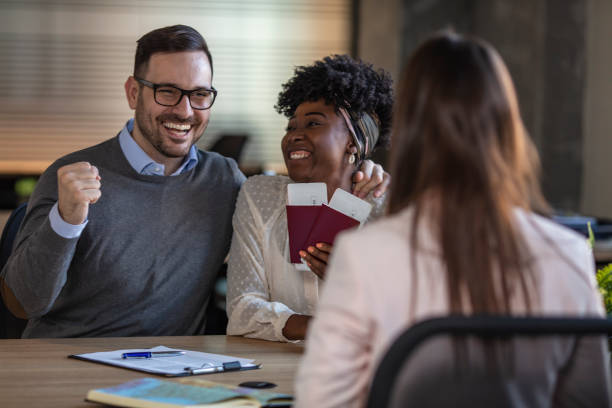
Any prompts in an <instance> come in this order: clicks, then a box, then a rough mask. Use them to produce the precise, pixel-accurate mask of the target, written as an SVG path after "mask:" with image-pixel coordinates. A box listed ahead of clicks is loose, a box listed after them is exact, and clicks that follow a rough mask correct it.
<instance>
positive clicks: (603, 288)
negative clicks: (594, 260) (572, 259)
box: [587, 222, 612, 315]
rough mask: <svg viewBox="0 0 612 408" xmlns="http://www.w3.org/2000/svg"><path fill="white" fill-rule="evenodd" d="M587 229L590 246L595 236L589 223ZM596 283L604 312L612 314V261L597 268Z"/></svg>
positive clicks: (592, 244)
mask: <svg viewBox="0 0 612 408" xmlns="http://www.w3.org/2000/svg"><path fill="white" fill-rule="evenodd" d="M587 227H588V230H589V238H588V241H589V244H590V245H591V248H593V246H594V245H595V236H594V235H593V230H592V229H591V223H590V222H589V223H588V224H587ZM596 277H597V285H598V286H599V291H600V292H601V296H602V297H603V300H604V304H605V306H606V312H607V313H608V314H609V315H612V263H610V264H608V265H606V266H604V267H603V268H599V269H598V270H597V275H596Z"/></svg>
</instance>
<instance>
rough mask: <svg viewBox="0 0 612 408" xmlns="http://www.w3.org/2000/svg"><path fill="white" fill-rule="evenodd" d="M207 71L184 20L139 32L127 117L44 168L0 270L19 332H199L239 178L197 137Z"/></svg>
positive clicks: (212, 93)
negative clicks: (24, 321)
mask: <svg viewBox="0 0 612 408" xmlns="http://www.w3.org/2000/svg"><path fill="white" fill-rule="evenodd" d="M212 78H213V69H212V58H211V55H210V52H209V50H208V47H207V44H206V42H205V40H204V39H203V38H202V36H201V35H200V34H199V33H198V32H197V31H195V30H194V29H192V28H191V27H187V26H172V27H165V28H161V29H158V30H154V31H152V32H150V33H148V34H146V35H144V36H143V37H142V38H141V39H139V40H138V46H137V49H136V57H135V63H134V73H133V76H130V77H129V78H128V79H127V81H126V82H125V92H126V97H127V101H128V104H129V106H130V107H131V108H132V109H133V110H134V112H135V114H134V119H130V120H129V121H128V122H127V124H126V126H125V127H124V128H123V129H122V130H121V132H119V134H118V135H117V137H114V138H112V139H110V140H107V141H105V142H103V143H101V144H99V145H97V146H93V147H90V148H88V149H85V150H82V151H79V152H75V153H72V154H69V155H67V156H65V157H63V158H61V159H59V160H58V161H56V162H55V163H54V164H53V165H52V166H51V167H50V168H49V169H47V170H46V171H45V173H44V174H43V175H42V177H41V178H40V181H39V183H38V186H37V188H36V191H35V192H34V194H33V196H32V198H31V200H30V203H29V206H28V207H29V208H28V213H27V215H26V218H25V219H24V223H23V226H22V229H21V233H20V234H19V235H18V237H17V239H16V242H17V245H16V246H15V249H14V251H13V254H12V256H11V257H10V259H9V261H8V263H7V265H6V267H5V268H4V269H3V271H2V275H1V277H2V278H3V282H2V294H3V298H4V301H5V303H6V304H7V306H8V307H9V309H10V310H11V311H12V312H13V314H15V315H17V316H18V317H22V318H29V322H28V325H27V327H26V329H25V332H24V334H23V336H24V337H80V336H87V337H89V336H145V335H189V334H200V333H203V329H204V323H205V318H204V316H205V310H206V305H207V303H208V299H209V294H210V293H211V291H212V287H213V284H214V281H215V278H216V275H217V272H218V270H219V269H220V267H221V265H222V264H223V261H224V259H225V256H226V254H227V251H228V249H229V243H230V239H231V218H232V213H233V210H234V204H235V201H236V196H237V194H238V189H239V188H240V185H241V184H242V182H243V181H244V175H243V174H242V173H241V172H240V170H239V169H238V166H237V165H236V162H235V161H234V160H231V159H228V158H225V157H223V156H220V155H218V154H216V153H211V152H205V151H202V150H199V149H197V148H196V146H195V143H196V142H197V141H198V139H199V138H200V137H201V136H202V134H203V133H204V131H205V130H206V127H207V125H208V121H209V118H210V112H211V110H210V108H211V107H212V105H213V103H214V101H215V97H216V95H217V91H216V90H215V89H214V88H213V86H212ZM94 203H95V204H94Z"/></svg>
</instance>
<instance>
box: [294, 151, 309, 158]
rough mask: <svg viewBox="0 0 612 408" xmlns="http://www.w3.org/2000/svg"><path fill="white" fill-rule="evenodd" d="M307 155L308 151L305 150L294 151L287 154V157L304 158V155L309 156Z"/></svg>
mask: <svg viewBox="0 0 612 408" xmlns="http://www.w3.org/2000/svg"><path fill="white" fill-rule="evenodd" d="M309 156H310V153H307V152H294V153H291V154H290V155H289V158H291V159H305V158H306V157H309Z"/></svg>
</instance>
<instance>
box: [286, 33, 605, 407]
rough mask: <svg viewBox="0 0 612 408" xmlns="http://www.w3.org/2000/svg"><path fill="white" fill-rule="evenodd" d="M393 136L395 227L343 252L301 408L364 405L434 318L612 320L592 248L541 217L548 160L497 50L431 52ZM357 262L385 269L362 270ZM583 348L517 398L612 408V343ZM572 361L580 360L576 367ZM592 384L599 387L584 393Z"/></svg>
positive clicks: (442, 42) (413, 73) (473, 47)
mask: <svg viewBox="0 0 612 408" xmlns="http://www.w3.org/2000/svg"><path fill="white" fill-rule="evenodd" d="M392 133H393V135H392V156H391V161H392V162H391V175H392V184H391V197H390V207H389V212H390V216H389V217H387V218H386V219H384V220H381V221H379V222H376V223H373V224H371V225H369V226H366V227H365V228H364V229H362V230H361V231H359V232H354V233H348V234H346V235H343V236H341V237H340V239H339V240H338V241H337V245H336V247H335V252H334V254H333V255H332V257H331V261H330V264H329V266H328V282H326V285H325V287H324V289H323V294H322V297H321V299H320V303H319V307H318V310H317V317H316V318H315V320H314V322H313V323H312V327H311V331H310V334H309V337H308V339H307V351H306V356H305V358H304V361H303V363H302V366H301V368H300V372H299V375H298V379H297V382H296V389H297V406H299V407H301V406H303V407H310V406H316V407H331V406H342V407H347V406H361V405H363V403H364V401H365V397H366V395H367V389H368V384H369V381H370V380H371V376H372V374H373V371H374V369H375V368H376V365H377V363H378V362H379V361H380V358H381V357H382V355H383V353H384V352H385V350H386V348H387V347H388V346H389V345H390V344H391V342H392V341H393V339H394V338H395V337H396V336H397V335H398V334H400V333H401V332H402V331H403V330H405V329H406V328H407V327H409V326H410V325H412V324H414V323H415V322H417V321H419V320H423V319H426V318H428V317H434V316H440V315H448V314H501V315H574V316H576V315H580V316H584V315H595V316H602V315H604V310H603V305H602V301H601V298H600V296H599V293H598V291H597V288H596V283H595V277H594V275H595V274H594V262H593V257H592V253H591V250H590V249H589V247H588V245H587V242H586V240H585V239H584V238H583V237H581V236H579V235H577V234H575V233H573V232H571V231H569V230H566V229H564V228H562V227H560V226H558V225H556V224H554V223H553V222H551V221H550V220H548V219H547V218H545V217H543V216H542V215H543V214H546V212H547V211H548V206H547V204H546V202H545V200H544V198H543V196H542V194H541V192H540V187H539V181H538V170H539V163H538V157H537V153H536V150H535V148H534V146H533V145H532V143H531V141H530V139H529V137H528V135H527V134H526V132H525V129H524V127H523V123H522V121H521V118H520V113H519V108H518V104H517V100H516V95H515V91H514V87H513V85H512V81H511V79H510V75H509V74H508V71H507V69H506V67H505V65H504V63H503V62H502V60H501V58H500V57H499V55H498V54H497V52H496V51H495V50H494V49H493V48H492V47H491V46H489V45H488V44H486V43H484V42H483V41H480V40H476V39H470V38H467V37H463V36H460V35H457V34H453V33H444V34H439V35H436V36H435V37H433V38H431V39H429V40H428V41H426V42H425V43H424V44H422V45H421V46H420V47H419V48H418V49H417V50H416V51H415V53H414V54H413V55H412V57H411V59H410V60H409V62H408V65H407V67H406V68H405V70H404V73H403V78H402V82H401V84H400V89H399V95H398V98H397V102H396V110H395V117H394V128H393V132H392ZM538 214H540V215H538ZM353 248H370V249H371V250H372V253H373V254H374V255H372V256H370V257H368V258H367V259H364V258H363V257H360V258H355V257H354V256H353V255H352V254H353V253H354V252H353ZM580 347H583V348H586V349H584V350H578V351H577V350H575V349H573V348H572V347H566V348H563V351H559V350H556V351H555V352H556V353H558V354H557V355H555V358H551V359H550V361H551V362H552V363H550V364H549V366H548V367H547V371H546V372H545V373H544V374H545V375H543V376H541V377H540V378H544V377H546V379H547V381H544V380H542V382H541V384H540V383H537V382H536V383H535V384H534V383H529V384H524V383H522V384H521V383H519V384H518V385H516V390H514V391H515V392H517V393H518V394H519V395H521V396H524V399H523V401H532V402H534V401H540V402H541V401H542V399H541V398H542V396H544V399H545V400H546V403H545V406H551V404H552V401H553V398H558V397H559V395H561V393H560V391H559V390H558V389H556V387H558V386H563V387H565V389H564V390H563V393H564V394H563V395H567V396H568V398H570V399H571V398H573V399H574V401H578V400H580V399H582V402H585V405H584V406H595V405H589V403H588V402H589V401H590V402H593V401H599V402H601V401H602V399H606V400H607V401H608V404H609V401H610V390H609V383H610V367H609V365H608V364H607V361H609V357H608V356H607V353H606V352H605V343H604V342H603V340H602V341H599V339H597V341H593V342H591V343H580ZM550 353H553V350H551V351H550ZM571 353H578V354H579V355H581V358H577V359H576V360H579V361H578V362H575V364H573V365H571V366H569V365H568V361H570V355H571ZM587 371H588V381H589V382H590V387H586V389H587V390H586V391H584V390H580V389H575V388H578V387H579V386H580V384H584V382H583V381H582V380H584V379H585V374H587ZM551 379H552V380H553V381H550V380H551ZM572 387H575V388H572ZM574 391H575V392H574ZM589 392H591V395H588V394H589ZM592 392H595V394H597V395H593V394H592ZM536 395H537V398H536ZM538 398H540V399H538ZM408 403H409V401H407V404H408ZM596 405H597V404H596ZM532 406H534V405H532ZM535 406H537V404H536V405H535ZM597 406H599V405H597Z"/></svg>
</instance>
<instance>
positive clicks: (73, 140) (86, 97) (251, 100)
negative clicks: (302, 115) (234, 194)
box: [0, 0, 352, 173]
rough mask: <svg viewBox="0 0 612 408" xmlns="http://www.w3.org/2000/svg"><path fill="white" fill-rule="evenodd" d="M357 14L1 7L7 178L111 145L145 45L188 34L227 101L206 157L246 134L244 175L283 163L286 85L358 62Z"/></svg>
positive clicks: (83, 3)
mask: <svg viewBox="0 0 612 408" xmlns="http://www.w3.org/2000/svg"><path fill="white" fill-rule="evenodd" d="M351 13H352V3H351V1H350V0H251V1H239V0H176V1H159V0H68V1H66V0H3V1H0V55H2V58H1V59H0V146H2V148H1V149H0V172H2V171H4V172H5V173H6V172H9V173H19V172H20V171H21V170H24V168H25V167H27V165H28V163H29V165H30V166H31V167H32V168H33V169H38V171H40V169H41V168H42V169H44V168H45V167H46V165H48V164H49V163H50V162H51V161H53V160H54V159H56V158H58V157H59V156H61V155H63V154H66V153H68V152H71V151H74V150H76V149H80V148H83V147H86V146H90V145H92V144H95V143H98V142H100V141H102V140H105V139H108V138H110V137H112V136H114V135H115V134H116V133H117V132H118V131H119V130H120V129H121V127H122V126H123V125H124V123H125V121H126V120H127V119H128V118H129V117H131V111H130V110H129V108H128V106H127V103H126V101H125V97H124V91H123V83H124V82H125V79H126V78H127V77H128V76H129V75H130V74H131V72H132V66H133V58H134V51H135V47H136V40H137V39H138V38H139V37H140V36H141V35H142V34H144V33H146V32H148V31H150V30H152V29H154V28H158V27H163V26H167V25H172V24H179V23H180V24H187V25H191V26H193V27H194V28H196V29H197V30H198V31H200V32H201V33H202V35H203V36H204V37H205V38H206V40H207V41H208V44H209V47H210V49H211V52H212V54H213V62H214V71H215V77H214V81H213V84H214V86H215V87H216V88H217V89H218V90H219V96H218V99H217V101H216V102H215V106H214V107H213V112H212V115H211V122H210V125H209V128H208V130H207V131H206V133H205V135H204V137H203V138H202V139H201V141H200V142H199V143H200V145H201V146H202V147H207V146H209V145H210V144H212V142H213V141H214V140H215V139H216V138H217V137H218V136H219V135H220V134H222V133H238V134H244V133H247V134H249V135H250V140H249V144H248V145H247V146H246V151H245V154H244V155H243V158H244V160H243V161H244V162H245V163H247V164H249V163H252V164H261V163H282V161H283V160H282V157H281V154H280V139H281V137H282V135H283V134H284V128H285V125H286V120H285V118H283V117H281V116H280V115H278V114H277V113H276V112H275V111H274V108H273V106H274V104H275V102H276V97H277V95H278V92H279V91H280V88H281V84H282V83H283V82H285V81H286V80H287V79H288V78H289V77H290V76H291V75H292V72H293V69H294V67H295V66H296V65H303V64H309V63H311V62H313V61H314V60H316V59H320V58H322V57H324V56H326V55H329V54H333V53H345V52H348V51H349V50H350V46H351V39H350V36H351ZM23 161H27V162H26V165H25V167H24V163H23ZM11 169H12V170H11ZM33 172H34V173H35V172H36V171H33Z"/></svg>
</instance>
